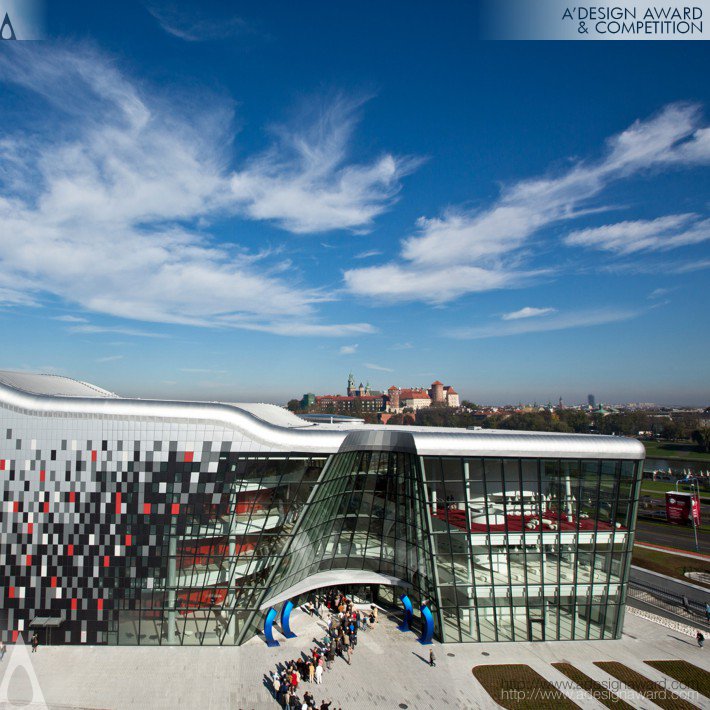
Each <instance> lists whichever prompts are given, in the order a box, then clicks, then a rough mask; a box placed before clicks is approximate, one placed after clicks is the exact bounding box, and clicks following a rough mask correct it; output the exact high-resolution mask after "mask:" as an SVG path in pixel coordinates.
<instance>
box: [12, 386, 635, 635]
mask: <svg viewBox="0 0 710 710" xmlns="http://www.w3.org/2000/svg"><path fill="white" fill-rule="evenodd" d="M0 425H1V426H0V481H2V491H3V497H2V509H1V512H0V533H1V534H2V539H3V542H4V545H3V548H2V552H0V567H2V578H3V579H4V580H6V582H5V583H4V586H3V587H2V591H1V594H2V604H1V605H0V607H1V609H2V610H1V611H0V627H1V628H2V629H3V632H2V633H3V638H4V639H5V640H6V641H10V642H12V641H14V640H16V638H17V636H18V634H20V633H23V634H25V635H26V634H27V633H28V632H32V631H34V630H37V631H38V632H39V633H40V634H41V635H42V636H43V640H44V641H45V642H47V643H92V644H155V645H158V644H167V645H177V644H180V645H190V644H194V645H221V644H240V643H243V642H244V641H246V640H248V639H249V638H251V637H253V636H254V635H255V634H257V633H260V632H261V630H262V628H263V623H264V618H265V616H266V614H267V612H268V610H269V609H271V608H274V609H279V608H281V607H282V605H284V604H285V603H286V602H288V601H291V602H293V603H295V604H298V603H302V602H303V601H305V600H306V599H308V598H309V597H310V596H311V595H313V594H314V593H318V592H319V591H320V590H323V589H326V588H329V587H338V588H341V589H344V588H345V589H347V590H348V591H349V592H350V593H351V594H353V595H355V596H359V597H360V598H363V599H365V598H367V599H372V600H376V601H379V602H380V603H383V604H387V603H391V604H396V603H398V599H399V596H400V595H401V594H404V593H406V594H407V595H408V596H409V597H410V599H411V600H412V601H413V603H414V608H415V610H418V609H419V608H420V607H421V605H423V604H425V605H426V606H428V607H429V609H430V610H431V612H432V614H433V617H434V621H435V635H436V637H437V638H439V640H441V641H456V642H460V641H463V642H475V641H520V640H525V641H527V640H552V639H561V640H566V639H569V640H574V639H601V638H609V639H611V638H619V637H620V635H621V626H622V623H623V610H624V601H625V593H626V584H627V580H628V572H629V565H630V556H631V549H632V544H633V528H634V521H635V515H636V506H637V501H638V490H639V485H640V477H641V463H642V460H643V456H644V450H643V446H642V445H641V444H640V443H639V442H637V441H635V440H629V439H621V438H617V437H603V436H582V435H565V434H544V433H537V432H535V433H531V432H502V431H485V430H484V431H467V430H456V429H436V428H417V427H390V426H387V427H384V426H375V425H364V424H352V423H338V424H312V423H309V422H306V421H304V420H302V419H300V418H298V417H296V416H294V415H292V414H290V413H289V412H287V411H285V410H283V409H281V408H279V407H275V406H273V405H263V404H221V403H201V402H167V401H151V400H135V399H125V398H121V397H117V396H116V395H114V394H112V393H110V392H107V391H105V390H103V389H101V388H98V387H95V386H93V385H89V384H87V383H83V382H77V381H74V380H69V379H67V378H61V377H57V376H47V375H29V374H25V373H10V372H0ZM415 623H416V621H415Z"/></svg>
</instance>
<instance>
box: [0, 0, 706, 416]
mask: <svg viewBox="0 0 710 710" xmlns="http://www.w3.org/2000/svg"><path fill="white" fill-rule="evenodd" d="M471 5H472V6H471V7H469V6H468V5H466V4H452V5H451V9H450V11H449V12H443V11H442V12H436V13H432V12H431V11H430V7H429V6H428V5H427V4H424V3H406V4H405V3H397V2H395V3H391V4H390V3H387V4H385V5H384V6H382V5H378V4H372V5H368V6H367V7H366V9H363V6H362V5H357V6H354V5H353V6H348V5H342V4H339V5H338V6H337V10H336V8H335V7H332V8H329V9H326V7H327V6H325V5H319V7H320V11H319V12H318V13H317V15H313V14H312V13H308V12H304V11H303V10H302V8H300V7H298V6H296V5H293V4H288V3H282V2H279V3H277V2H263V3H253V2H245V3H240V4H239V5H238V6H236V5H228V4H225V3H220V2H216V1H214V2H206V3H201V4H200V5H199V6H198V5H197V4H196V3H195V4H193V3H183V4H181V5H180V9H179V11H178V9H177V6H171V5H169V3H158V2H153V1H152V0H151V2H148V3H138V2H126V3H121V4H120V5H114V4H110V3H108V4H106V3H104V4H98V5H97V4H95V3H94V4H92V3H87V2H83V1H79V2H73V3H68V2H57V3H48V8H47V11H48V17H47V36H48V39H47V40H46V41H39V42H2V43H0V86H1V87H2V91H3V101H2V103H1V104H0V117H1V119H2V122H1V123H0V125H1V126H2V128H0V224H2V229H1V230H0V327H1V328H2V345H1V346H0V368H6V369H25V370H30V371H33V372H53V373H60V374H66V375H68V376H72V377H77V378H79V379H82V380H88V381H91V382H96V383H97V384H99V385H101V386H104V387H106V388H107V389H110V390H115V391H117V392H119V393H121V394H124V395H128V396H141V397H151V396H153V397H163V398H175V399H180V398H189V399H206V400H225V401H230V400H242V401H243V400H260V401H267V402H275V403H280V404H283V403H285V402H286V401H288V400H289V399H291V398H297V397H300V396H302V395H303V393H304V392H308V391H317V392H321V393H330V392H332V393H336V392H341V391H342V388H343V385H342V383H343V379H344V378H343V373H345V375H347V373H348V372H349V371H350V370H353V371H354V372H356V373H358V375H357V376H358V378H360V377H362V378H363V381H365V379H366V378H368V377H369V380H370V383H371V384H372V386H373V388H375V389H380V390H386V389H387V388H388V387H389V386H390V385H391V384H393V383H394V384H400V385H402V386H418V385H420V384H421V385H424V386H428V383H430V382H431V381H432V380H433V379H436V378H438V379H441V380H442V381H444V382H445V383H446V384H449V383H451V384H454V385H455V386H456V391H457V392H458V393H459V394H460V396H461V399H467V400H472V401H474V402H477V403H483V404H496V403H497V404H504V403H510V404H514V403H517V402H519V401H522V402H526V401H527V402H533V401H538V402H542V403H546V402H547V401H548V400H549V401H551V402H553V403H556V402H557V400H558V398H559V397H562V398H563V400H564V401H565V402H569V403H580V404H581V403H584V402H586V401H587V395H588V393H590V392H592V393H594V394H595V397H596V401H597V403H599V402H639V401H641V402H645V401H652V402H657V403H659V404H666V405H671V404H676V405H683V404H684V405H690V406H708V404H710V357H708V355H707V353H708V352H710V323H709V319H708V313H710V308H709V306H710V290H709V289H708V288H707V284H708V276H707V275H708V269H710V202H709V201H708V200H709V199H710V197H709V192H708V185H709V184H710V181H709V174H708V173H709V167H710V139H709V136H710V122H709V121H708V112H709V111H710V84H709V83H708V82H707V77H706V74H707V66H708V63H709V60H710V49H709V48H708V46H707V42H684V43H680V42H633V43H631V42H593V43H585V42H478V41H476V40H475V39H473V38H472V37H473V34H472V31H471V29H472V28H473V27H475V25H476V22H477V17H476V8H475V7H473V6H474V5H475V3H473V4H471ZM117 27H120V28H121V32H120V33H117V32H116V28H117ZM364 37H366V38H367V46H368V51H367V52H363V38H364ZM358 381H359V379H358Z"/></svg>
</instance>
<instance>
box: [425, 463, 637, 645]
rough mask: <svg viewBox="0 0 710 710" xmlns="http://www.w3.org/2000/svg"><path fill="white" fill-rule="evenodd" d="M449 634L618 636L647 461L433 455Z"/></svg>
mask: <svg viewBox="0 0 710 710" xmlns="http://www.w3.org/2000/svg"><path fill="white" fill-rule="evenodd" d="M423 468H424V475H425V480H426V489H427V498H428V501H429V508H430V511H429V512H430V515H431V521H432V538H433V541H434V559H435V564H436V568H435V571H436V575H437V577H438V588H439V595H440V596H439V603H440V605H441V611H442V620H443V626H444V629H443V631H444V633H443V636H444V640H446V641H520V640H544V639H547V640H551V639H559V640H565V639H600V638H618V637H619V636H620V633H621V622H622V618H621V615H620V613H621V610H622V609H623V607H622V604H623V601H624V598H625V584H626V581H627V578H628V569H629V564H630V556H631V546H632V543H633V540H632V530H631V528H632V526H633V520H635V514H636V505H637V500H638V482H639V476H638V471H639V466H638V462H636V461H609V460H567V459H562V460H560V459H522V458H443V457H442V458H440V457H424V458H423Z"/></svg>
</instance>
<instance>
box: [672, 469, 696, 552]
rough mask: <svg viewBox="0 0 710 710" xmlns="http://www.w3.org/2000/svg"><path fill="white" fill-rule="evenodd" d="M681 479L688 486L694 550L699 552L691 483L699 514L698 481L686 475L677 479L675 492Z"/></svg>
mask: <svg viewBox="0 0 710 710" xmlns="http://www.w3.org/2000/svg"><path fill="white" fill-rule="evenodd" d="M681 480H682V481H683V482H684V483H686V484H687V485H689V486H690V495H691V497H690V517H691V519H692V521H693V534H694V535H695V551H696V552H700V544H699V543H698V526H697V524H696V522H695V499H694V498H693V484H695V490H696V491H697V500H698V515H699V514H700V482H699V481H698V479H697V478H690V479H689V478H688V477H687V476H686V477H685V478H684V479H677V480H676V482H675V490H676V493H678V484H679V483H681Z"/></svg>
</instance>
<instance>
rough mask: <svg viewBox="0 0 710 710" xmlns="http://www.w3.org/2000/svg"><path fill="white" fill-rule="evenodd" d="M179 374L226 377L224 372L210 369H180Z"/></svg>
mask: <svg viewBox="0 0 710 710" xmlns="http://www.w3.org/2000/svg"><path fill="white" fill-rule="evenodd" d="M180 372H189V373H191V374H200V375H226V374H227V371H226V370H213V369H212V368H210V367H181V368H180Z"/></svg>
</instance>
